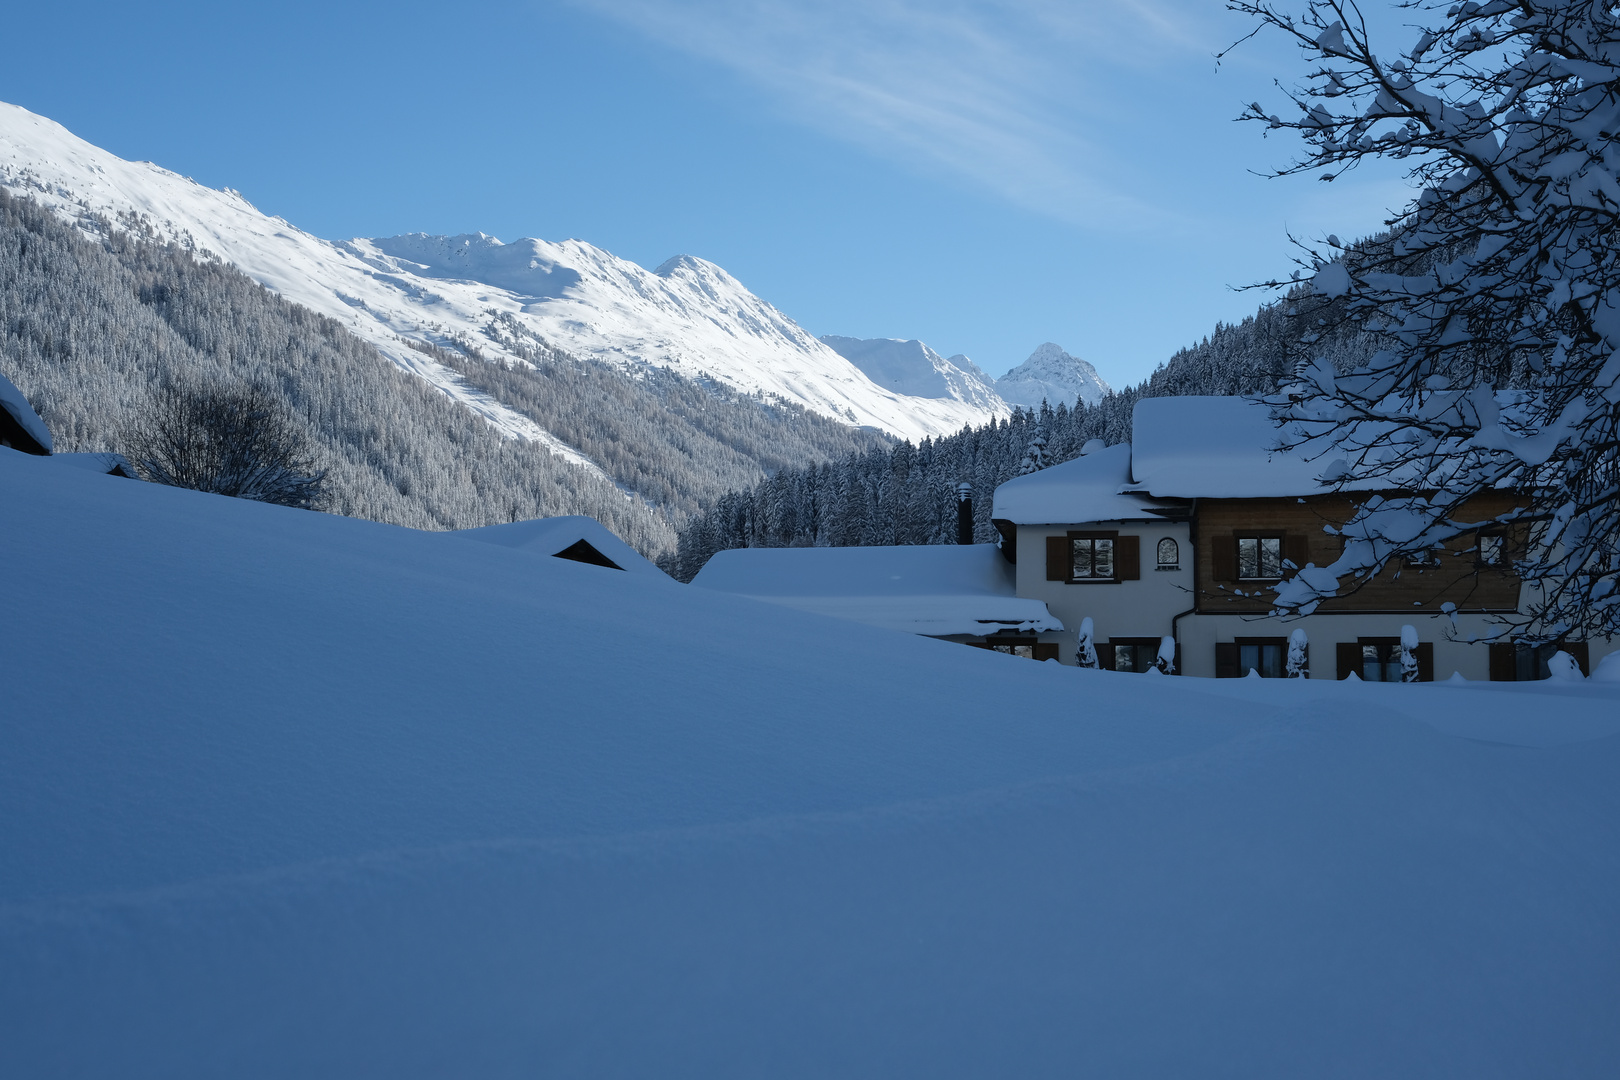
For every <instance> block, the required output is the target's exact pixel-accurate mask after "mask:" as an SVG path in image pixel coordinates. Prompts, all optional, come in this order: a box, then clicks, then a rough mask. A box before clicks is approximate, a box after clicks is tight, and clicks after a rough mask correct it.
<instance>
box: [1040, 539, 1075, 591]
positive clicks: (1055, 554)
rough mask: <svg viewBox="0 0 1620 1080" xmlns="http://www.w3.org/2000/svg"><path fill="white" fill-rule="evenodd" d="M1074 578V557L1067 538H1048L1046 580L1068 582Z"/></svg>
mask: <svg viewBox="0 0 1620 1080" xmlns="http://www.w3.org/2000/svg"><path fill="white" fill-rule="evenodd" d="M1072 576H1074V555H1073V553H1072V550H1071V549H1070V547H1069V538H1068V537H1067V536H1048V537H1047V538H1046V580H1047V581H1068V580H1069V578H1071V577H1072Z"/></svg>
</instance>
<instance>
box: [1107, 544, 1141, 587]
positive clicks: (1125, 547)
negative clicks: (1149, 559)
mask: <svg viewBox="0 0 1620 1080" xmlns="http://www.w3.org/2000/svg"><path fill="white" fill-rule="evenodd" d="M1114 573H1115V575H1116V576H1117V577H1118V579H1119V580H1120V581H1140V580H1141V578H1142V538H1141V537H1140V536H1121V537H1119V538H1117V539H1116V540H1115V541H1114Z"/></svg>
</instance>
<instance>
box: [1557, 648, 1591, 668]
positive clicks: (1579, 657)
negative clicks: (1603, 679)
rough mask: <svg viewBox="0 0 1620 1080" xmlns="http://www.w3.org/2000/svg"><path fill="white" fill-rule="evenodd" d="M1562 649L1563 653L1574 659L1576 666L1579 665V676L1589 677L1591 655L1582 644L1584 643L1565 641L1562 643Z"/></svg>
mask: <svg viewBox="0 0 1620 1080" xmlns="http://www.w3.org/2000/svg"><path fill="white" fill-rule="evenodd" d="M1562 648H1563V650H1564V651H1565V652H1567V653H1569V655H1571V656H1573V657H1574V658H1575V662H1576V663H1577V664H1579V665H1581V674H1582V675H1590V674H1592V663H1591V655H1592V654H1591V651H1590V650H1588V649H1587V647H1586V642H1584V641H1566V642H1564V644H1563V646H1562Z"/></svg>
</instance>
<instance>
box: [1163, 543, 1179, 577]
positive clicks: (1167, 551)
mask: <svg viewBox="0 0 1620 1080" xmlns="http://www.w3.org/2000/svg"><path fill="white" fill-rule="evenodd" d="M1180 565H1181V546H1180V545H1179V544H1177V543H1176V542H1175V541H1174V540H1173V539H1171V538H1170V537H1168V536H1167V537H1165V538H1164V539H1163V540H1160V541H1159V569H1161V570H1169V569H1172V568H1174V567H1179V566H1180Z"/></svg>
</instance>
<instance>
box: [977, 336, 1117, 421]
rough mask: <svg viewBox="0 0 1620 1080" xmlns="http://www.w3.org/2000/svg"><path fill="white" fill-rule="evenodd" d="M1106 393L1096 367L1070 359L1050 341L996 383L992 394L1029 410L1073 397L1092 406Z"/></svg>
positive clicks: (1073, 358)
mask: <svg viewBox="0 0 1620 1080" xmlns="http://www.w3.org/2000/svg"><path fill="white" fill-rule="evenodd" d="M1109 390H1110V387H1109V385H1108V384H1107V383H1106V382H1104V381H1103V379H1102V376H1100V375H1098V374H1097V369H1096V368H1094V367H1092V366H1091V365H1090V364H1089V363H1087V362H1086V361H1084V360H1082V359H1080V358H1079V357H1078V356H1070V355H1069V354H1068V353H1067V352H1065V351H1064V350H1063V347H1062V346H1061V345H1057V344H1055V343H1053V342H1050V341H1048V342H1045V343H1044V344H1042V345H1041V346H1039V347H1038V348H1037V349H1036V350H1035V351H1034V352H1032V353H1030V354H1029V359H1028V360H1025V361H1024V362H1023V363H1022V364H1019V365H1018V366H1017V367H1015V368H1013V369H1012V370H1011V371H1009V372H1007V374H1005V375H1003V376H1002V377H1001V378H999V379H997V380H996V391H997V393H999V394H1000V395H1001V396H1002V398H1004V399H1005V400H1006V401H1008V402H1009V403H1011V404H1014V405H1025V406H1028V407H1030V408H1034V407H1036V406H1038V405H1040V403H1041V402H1042V401H1043V400H1044V401H1049V402H1051V403H1052V404H1054V405H1056V404H1057V403H1058V402H1064V403H1066V404H1069V403H1073V402H1074V400H1075V399H1076V398H1079V399H1080V400H1082V401H1084V402H1085V403H1086V404H1088V405H1095V404H1096V403H1097V402H1099V401H1101V400H1102V398H1103V395H1104V394H1107V393H1108V392H1109Z"/></svg>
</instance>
